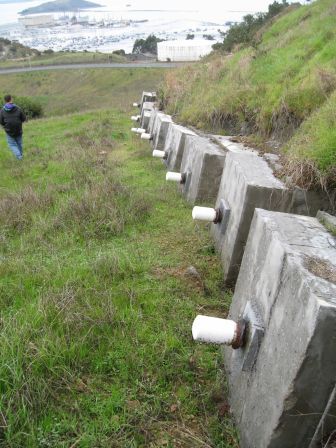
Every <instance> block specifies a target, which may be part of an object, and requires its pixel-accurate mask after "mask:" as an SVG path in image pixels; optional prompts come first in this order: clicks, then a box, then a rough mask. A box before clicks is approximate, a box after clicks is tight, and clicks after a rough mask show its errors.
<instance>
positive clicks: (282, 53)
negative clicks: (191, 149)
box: [163, 0, 336, 188]
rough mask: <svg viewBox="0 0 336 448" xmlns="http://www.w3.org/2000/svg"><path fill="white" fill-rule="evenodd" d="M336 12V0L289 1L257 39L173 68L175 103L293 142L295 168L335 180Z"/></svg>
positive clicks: (301, 174) (180, 112) (171, 107)
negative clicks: (229, 51) (291, 3)
mask: <svg viewBox="0 0 336 448" xmlns="http://www.w3.org/2000/svg"><path fill="white" fill-rule="evenodd" d="M335 20H336V5H335V2H334V0H317V1H316V2H314V3H313V4H311V5H309V6H302V7H297V8H294V9H293V8H289V9H288V11H287V13H285V14H281V16H280V17H278V18H277V19H276V20H274V21H273V22H272V23H271V24H270V25H268V26H267V27H264V29H262V30H261V31H260V32H259V35H258V36H256V38H257V39H256V40H257V43H256V44H255V45H254V46H253V47H247V48H242V49H240V50H236V51H235V52H234V53H233V54H230V55H223V54H219V53H217V54H214V55H212V56H211V57H209V58H207V59H205V60H204V61H202V62H201V63H199V64H195V65H192V66H189V67H184V68H182V69H180V70H177V71H174V72H169V73H168V75H167V77H166V81H165V83H164V85H163V100H164V103H165V105H166V107H167V109H168V111H169V112H170V113H172V114H174V115H175V114H176V115H177V116H178V119H179V120H181V121H183V122H186V123H189V124H193V125H195V126H197V127H205V128H208V129H211V130H215V131H216V132H222V133H229V134H232V133H238V134H239V133H242V134H246V135H250V136H254V140H255V141H257V142H259V143H260V142H265V141H267V140H269V139H275V140H277V141H279V142H280V144H282V145H284V144H286V145H285V147H284V148H283V149H284V151H283V152H284V154H285V156H286V157H285V164H286V170H287V171H286V173H287V175H291V176H292V177H293V179H295V180H299V181H300V184H302V185H305V186H312V185H314V186H317V185H321V184H322V185H323V186H324V187H326V188H334V187H335V186H336V179H335V175H334V174H335V172H334V169H335V168H334V167H335V165H336V138H335V132H334V129H335V125H336V121H335V115H334V114H331V115H328V120H325V117H326V116H327V114H328V112H327V111H328V110H335V107H336V103H335V98H336V97H335V95H333V92H334V91H335V89H336V30H335ZM306 121H307V123H306ZM313 122H314V123H315V126H314V125H313ZM326 132H327V135H326ZM292 137H293V140H291V138H292ZM317 144H318V145H319V146H318V147H317V146H316V145H317Z"/></svg>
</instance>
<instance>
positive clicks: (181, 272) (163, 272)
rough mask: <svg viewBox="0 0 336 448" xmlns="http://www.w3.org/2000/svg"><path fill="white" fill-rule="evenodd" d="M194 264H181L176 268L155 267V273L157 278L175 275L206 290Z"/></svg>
mask: <svg viewBox="0 0 336 448" xmlns="http://www.w3.org/2000/svg"><path fill="white" fill-rule="evenodd" d="M191 268H193V266H189V267H185V266H180V267H176V268H159V267H156V268H154V269H153V271H152V272H153V274H154V276H155V277H157V278H160V279H161V278H167V277H175V278H179V279H182V280H184V281H186V282H187V283H188V284H190V285H192V286H194V287H195V288H196V289H198V290H201V291H204V289H205V285H204V282H203V279H202V277H201V275H200V274H199V272H198V271H196V269H195V268H193V269H191Z"/></svg>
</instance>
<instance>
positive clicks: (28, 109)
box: [15, 96, 43, 118]
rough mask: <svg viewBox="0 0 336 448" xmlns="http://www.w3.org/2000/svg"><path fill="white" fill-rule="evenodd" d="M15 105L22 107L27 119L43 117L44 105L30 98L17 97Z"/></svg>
mask: <svg viewBox="0 0 336 448" xmlns="http://www.w3.org/2000/svg"><path fill="white" fill-rule="evenodd" d="M15 103H16V104H17V105H18V106H19V107H21V109H22V110H23V112H24V113H25V114H26V116H27V118H39V117H42V115H43V108H42V105H41V104H40V103H39V102H38V101H37V100H35V99H32V98H29V97H24V96H22V97H16V98H15Z"/></svg>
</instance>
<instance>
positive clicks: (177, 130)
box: [164, 123, 196, 172]
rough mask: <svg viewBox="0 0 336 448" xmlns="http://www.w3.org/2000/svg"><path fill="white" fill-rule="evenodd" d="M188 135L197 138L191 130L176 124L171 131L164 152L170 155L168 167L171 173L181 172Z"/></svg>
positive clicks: (167, 161)
mask: <svg viewBox="0 0 336 448" xmlns="http://www.w3.org/2000/svg"><path fill="white" fill-rule="evenodd" d="M187 135H192V136H196V134H195V133H194V132H193V131H191V130H190V129H188V128H185V127H183V126H179V125H177V124H175V123H174V124H173V125H172V126H171V127H170V129H169V132H168V135H167V139H166V143H165V147H164V151H165V152H167V153H168V159H167V160H166V166H167V168H168V169H169V170H170V171H178V172H180V168H181V162H182V157H183V153H184V148H185V143H186V136H187Z"/></svg>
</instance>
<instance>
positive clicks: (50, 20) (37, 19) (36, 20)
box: [19, 14, 55, 28]
mask: <svg viewBox="0 0 336 448" xmlns="http://www.w3.org/2000/svg"><path fill="white" fill-rule="evenodd" d="M19 22H20V23H21V24H22V25H23V26H24V27H25V28H31V27H34V26H42V27H44V26H54V25H55V20H54V16H53V15H52V14H43V15H40V16H29V17H21V18H20V19H19Z"/></svg>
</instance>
